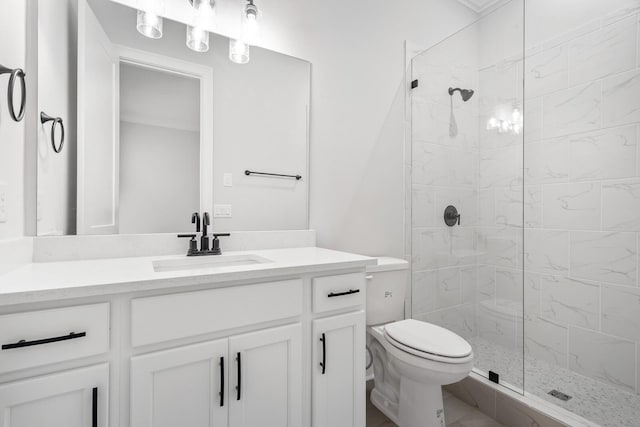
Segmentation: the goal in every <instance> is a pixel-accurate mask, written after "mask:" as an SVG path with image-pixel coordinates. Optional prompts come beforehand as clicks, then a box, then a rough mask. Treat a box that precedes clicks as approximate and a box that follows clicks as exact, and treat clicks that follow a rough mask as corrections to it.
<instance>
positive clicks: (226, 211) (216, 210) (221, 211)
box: [213, 205, 232, 218]
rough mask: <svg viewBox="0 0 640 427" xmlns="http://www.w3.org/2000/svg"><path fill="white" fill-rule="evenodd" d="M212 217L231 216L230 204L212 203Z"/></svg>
mask: <svg viewBox="0 0 640 427" xmlns="http://www.w3.org/2000/svg"><path fill="white" fill-rule="evenodd" d="M213 217H214V218H231V217H232V207H231V205H213Z"/></svg>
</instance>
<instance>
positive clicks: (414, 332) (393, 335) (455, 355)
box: [384, 319, 473, 363]
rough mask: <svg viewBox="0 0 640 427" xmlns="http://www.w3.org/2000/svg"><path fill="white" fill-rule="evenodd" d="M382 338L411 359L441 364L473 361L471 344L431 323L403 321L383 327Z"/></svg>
mask: <svg viewBox="0 0 640 427" xmlns="http://www.w3.org/2000/svg"><path fill="white" fill-rule="evenodd" d="M384 336H385V339H386V340H387V342H389V343H390V344H391V345H393V346H394V347H396V348H398V349H400V350H402V351H404V352H406V353H410V354H412V355H414V356H417V357H420V358H423V359H429V360H433V361H436V362H444V363H467V362H468V361H469V360H471V359H473V351H472V349H471V345H469V343H468V342H467V341H466V340H465V339H463V338H462V337H460V336H459V335H457V334H455V333H453V332H451V331H449V330H448V329H444V328H441V327H440V326H437V325H433V324H431V323H426V322H421V321H419V320H414V319H407V320H401V321H399V322H393V323H389V324H387V325H385V326H384Z"/></svg>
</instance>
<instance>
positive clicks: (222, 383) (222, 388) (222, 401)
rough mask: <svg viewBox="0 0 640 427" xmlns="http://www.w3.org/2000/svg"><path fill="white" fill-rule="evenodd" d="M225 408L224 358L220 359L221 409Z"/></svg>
mask: <svg viewBox="0 0 640 427" xmlns="http://www.w3.org/2000/svg"><path fill="white" fill-rule="evenodd" d="M223 406H224V357H221V358H220V407H223Z"/></svg>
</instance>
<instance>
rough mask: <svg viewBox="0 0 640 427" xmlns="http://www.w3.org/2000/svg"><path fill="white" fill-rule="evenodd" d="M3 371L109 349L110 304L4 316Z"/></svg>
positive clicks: (0, 338) (0, 325) (0, 333)
mask: <svg viewBox="0 0 640 427" xmlns="http://www.w3.org/2000/svg"><path fill="white" fill-rule="evenodd" d="M0 344H1V345H2V347H1V350H0V373H4V372H11V371H17V370H20V369H26V368H33V367H36V366H42V365H47V364H50V363H57V362H63V361H66V360H73V359H79V358H82V357H88V356H93V355H96V354H102V353H106V352H107V351H109V303H101V304H91V305H81V306H76V307H64V308H57V309H52V310H40V311H29V312H24V313H16V314H6V315H3V316H0Z"/></svg>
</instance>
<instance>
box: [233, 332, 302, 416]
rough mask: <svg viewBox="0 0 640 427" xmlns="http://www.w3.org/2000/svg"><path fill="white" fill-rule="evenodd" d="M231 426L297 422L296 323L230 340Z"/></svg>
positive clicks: (298, 360)
mask: <svg viewBox="0 0 640 427" xmlns="http://www.w3.org/2000/svg"><path fill="white" fill-rule="evenodd" d="M229 357H230V359H231V364H230V371H231V382H230V383H229V391H230V395H229V398H230V399H231V400H230V402H229V426H230V427H266V426H270V427H271V426H274V427H275V426H277V427H299V426H301V425H303V423H302V326H301V324H300V323H297V324H295V325H291V326H284V327H279V328H273V329H266V330H263V331H259V332H253V333H249V334H245V335H238V336H234V337H231V338H229Z"/></svg>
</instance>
